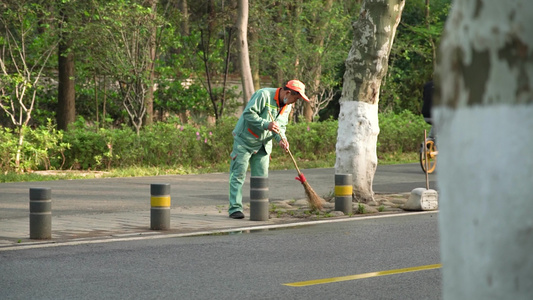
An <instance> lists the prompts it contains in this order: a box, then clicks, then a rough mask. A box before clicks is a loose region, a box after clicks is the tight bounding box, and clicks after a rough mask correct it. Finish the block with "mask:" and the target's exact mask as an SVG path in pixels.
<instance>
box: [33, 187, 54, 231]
mask: <svg viewBox="0 0 533 300" xmlns="http://www.w3.org/2000/svg"><path fill="white" fill-rule="evenodd" d="M51 238H52V190H51V189H50V188H30V239H41V240H44V239H51Z"/></svg>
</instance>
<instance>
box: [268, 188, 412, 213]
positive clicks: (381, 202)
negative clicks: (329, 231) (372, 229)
mask: <svg viewBox="0 0 533 300" xmlns="http://www.w3.org/2000/svg"><path fill="white" fill-rule="evenodd" d="M409 196H410V193H402V194H376V195H374V202H373V203H359V202H353V203H352V205H353V206H352V215H364V214H380V213H391V212H401V211H403V209H402V206H403V205H404V204H405V203H406V202H407V200H408V199H409ZM324 200H326V202H325V203H324V204H323V209H322V210H320V211H316V210H311V209H310V207H309V203H308V202H307V199H299V200H284V201H276V202H271V203H270V218H287V217H290V218H308V219H323V218H328V217H341V216H344V215H345V214H344V213H343V212H342V211H336V210H335V197H331V198H328V199H324Z"/></svg>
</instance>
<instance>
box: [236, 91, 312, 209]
mask: <svg viewBox="0 0 533 300" xmlns="http://www.w3.org/2000/svg"><path fill="white" fill-rule="evenodd" d="M298 99H304V100H305V101H307V102H309V98H308V97H307V96H306V95H305V85H304V84H303V83H302V82H301V81H299V80H289V81H287V82H286V83H284V84H283V87H281V88H263V89H260V90H258V91H256V92H255V93H254V94H253V95H252V97H251V98H250V101H248V104H247V105H246V108H245V109H244V111H243V112H242V115H241V117H240V118H239V121H237V125H236V126H235V129H234V130H233V151H232V152H231V155H230V156H231V163H230V178H229V209H228V213H229V216H230V218H233V219H242V218H244V214H243V212H242V211H243V208H242V186H243V184H244V180H245V178H246V171H247V170H248V164H250V167H251V171H252V176H263V177H267V176H268V164H269V160H270V153H271V152H272V139H274V140H275V141H276V143H277V144H279V146H280V147H281V148H282V149H283V150H285V151H288V150H289V142H288V141H287V137H286V136H285V128H286V126H287V123H288V119H289V114H290V112H291V109H292V104H293V103H294V102H296V101H298ZM269 112H270V114H271V115H272V116H273V117H274V119H275V120H272V118H271V117H270V114H269Z"/></svg>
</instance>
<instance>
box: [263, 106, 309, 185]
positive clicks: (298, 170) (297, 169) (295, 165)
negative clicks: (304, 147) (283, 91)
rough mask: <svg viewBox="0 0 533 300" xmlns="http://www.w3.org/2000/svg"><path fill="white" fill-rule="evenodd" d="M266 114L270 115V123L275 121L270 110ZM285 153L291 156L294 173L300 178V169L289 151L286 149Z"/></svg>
mask: <svg viewBox="0 0 533 300" xmlns="http://www.w3.org/2000/svg"><path fill="white" fill-rule="evenodd" d="M267 111H268V114H269V115H270V118H271V119H272V122H274V121H275V119H274V116H273V115H272V113H271V112H270V109H267ZM287 152H289V155H290V156H291V159H292V162H293V163H294V167H295V168H296V171H297V172H298V176H302V172H300V168H298V164H296V160H295V159H294V156H292V152H291V150H290V149H287Z"/></svg>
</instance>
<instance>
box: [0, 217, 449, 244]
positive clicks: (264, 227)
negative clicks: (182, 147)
mask: <svg viewBox="0 0 533 300" xmlns="http://www.w3.org/2000/svg"><path fill="white" fill-rule="evenodd" d="M438 212H439V211H438V210H435V211H421V212H408V213H394V214H390V215H377V216H366V217H348V218H342V219H329V220H318V221H305V222H297V223H286V224H274V225H259V226H248V227H231V228H226V229H217V230H209V231H194V232H187V233H168V234H166V233H163V232H161V231H156V232H157V233H158V234H157V235H154V234H151V232H142V233H137V236H132V237H119V238H104V239H92V240H91V239H88V240H70V241H66V242H65V241H46V242H45V241H42V242H36V243H26V244H17V245H16V246H7V247H0V252H2V251H13V250H26V249H36V248H50V247H60V246H79V245H87V244H100V243H112V242H129V241H139V240H150V239H164V238H180V237H194V236H203V235H215V234H224V233H232V232H245V231H258V230H269V229H279V228H294V227H302V226H310V225H319V224H328V223H338V222H349V221H363V220H369V219H382V218H393V217H401V216H407V215H423V214H436V213H438ZM159 233H160V234H159ZM52 234H53V231H52ZM115 236H117V235H115Z"/></svg>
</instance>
